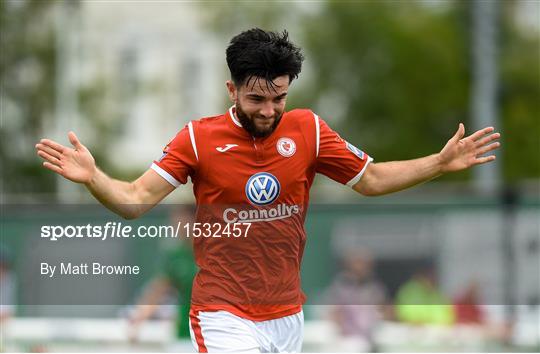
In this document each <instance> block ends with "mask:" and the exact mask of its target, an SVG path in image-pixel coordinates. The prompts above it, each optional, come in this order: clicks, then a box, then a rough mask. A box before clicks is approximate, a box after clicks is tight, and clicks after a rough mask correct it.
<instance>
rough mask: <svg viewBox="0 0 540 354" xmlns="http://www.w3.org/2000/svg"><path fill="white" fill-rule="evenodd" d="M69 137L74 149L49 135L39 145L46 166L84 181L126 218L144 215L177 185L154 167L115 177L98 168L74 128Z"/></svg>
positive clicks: (102, 201)
mask: <svg viewBox="0 0 540 354" xmlns="http://www.w3.org/2000/svg"><path fill="white" fill-rule="evenodd" d="M68 137H69V141H70V142H71V144H72V145H73V147H74V149H72V148H69V147H66V146H63V145H61V144H58V143H57V142H54V141H52V140H49V139H42V140H41V141H40V143H39V144H37V145H36V149H37V154H38V155H39V156H40V157H41V158H43V159H44V160H45V162H43V166H44V167H45V168H47V169H49V170H51V171H53V172H56V173H58V174H59V175H61V176H63V177H64V178H66V179H68V180H70V181H73V182H76V183H82V184H84V185H85V186H86V188H87V189H88V190H89V191H90V193H92V195H93V196H94V197H95V198H96V199H97V200H98V201H99V202H100V203H101V204H103V205H104V206H106V207H107V208H109V209H110V210H111V211H113V212H115V213H116V214H118V215H120V216H122V217H123V218H126V219H135V218H137V217H139V216H141V215H142V214H144V213H145V212H146V211H148V210H150V209H151V208H152V207H153V206H154V205H156V204H157V203H158V202H159V201H161V200H162V199H163V198H165V196H167V195H168V194H169V193H171V192H172V191H173V190H174V189H175V187H174V186H172V185H171V184H170V183H169V182H167V181H166V180H164V179H163V178H162V177H161V176H159V175H158V174H157V173H156V172H155V171H153V170H148V171H146V172H145V173H144V174H143V175H142V176H140V177H139V178H137V179H136V180H135V181H133V182H124V181H120V180H117V179H113V178H111V177H109V176H107V175H106V174H105V173H104V172H102V171H101V170H100V169H99V168H97V166H96V163H95V161H94V158H93V157H92V154H91V153H90V151H88V149H87V148H86V147H85V146H84V145H82V144H81V142H80V141H79V140H78V139H77V136H76V135H75V134H74V133H73V132H70V133H69V134H68Z"/></svg>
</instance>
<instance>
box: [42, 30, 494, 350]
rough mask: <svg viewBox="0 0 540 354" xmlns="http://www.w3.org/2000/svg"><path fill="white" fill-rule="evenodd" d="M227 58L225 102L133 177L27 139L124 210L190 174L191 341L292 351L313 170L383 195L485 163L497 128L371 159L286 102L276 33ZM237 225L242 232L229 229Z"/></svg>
mask: <svg viewBox="0 0 540 354" xmlns="http://www.w3.org/2000/svg"><path fill="white" fill-rule="evenodd" d="M226 56H227V64H228V67H229V70H230V72H231V80H229V81H227V90H228V94H229V97H230V99H231V101H232V102H233V104H234V105H233V106H232V107H231V108H230V109H229V110H228V112H226V113H225V114H222V115H219V116H215V117H208V118H202V119H199V120H196V121H191V122H189V123H188V124H187V126H186V127H184V129H182V130H181V131H180V132H179V133H178V134H177V135H176V137H175V138H174V139H173V140H172V141H171V142H170V143H169V144H168V145H167V146H166V147H165V148H164V150H163V155H162V156H161V157H160V158H159V159H158V160H156V161H154V163H153V164H152V166H151V168H150V169H149V170H148V171H146V172H145V173H144V174H143V175H142V176H141V177H139V178H138V179H137V180H135V181H133V182H122V181H119V180H115V179H112V178H110V177H108V176H107V175H106V174H105V173H103V172H102V171H100V170H99V169H98V168H97V167H96V165H95V162H94V159H93V157H92V155H91V154H90V152H89V151H88V149H87V148H86V147H85V146H84V145H82V144H81V143H80V142H79V140H78V139H77V137H76V136H75V134H74V133H73V132H70V133H69V134H68V137H69V140H70V142H71V144H72V145H73V147H74V149H72V148H68V147H65V146H62V145H60V144H58V143H56V142H54V141H51V140H48V139H43V140H41V142H40V143H39V144H37V145H36V148H37V149H38V155H39V156H41V157H42V158H43V159H44V160H45V162H44V164H43V165H44V167H46V168H48V169H50V170H52V171H54V172H56V173H58V174H60V175H62V176H64V177H65V178H67V179H69V180H72V181H74V182H78V183H84V184H85V185H86V187H87V188H88V189H89V191H90V192H91V193H92V194H93V195H94V196H95V197H96V199H98V200H99V201H100V202H101V203H102V204H104V205H105V206H106V207H107V208H109V209H111V210H112V211H114V212H115V213H117V214H119V215H121V216H123V217H125V218H128V219H133V218H136V217H139V216H141V215H142V214H144V213H145V212H146V211H147V210H149V209H150V208H152V207H153V206H154V205H155V204H157V203H158V202H159V201H161V200H162V199H163V198H164V197H165V196H166V195H168V194H169V193H171V192H172V191H173V190H174V189H175V188H176V187H178V186H179V185H181V184H185V183H186V182H187V178H188V177H190V178H191V180H192V181H193V188H194V194H195V198H196V202H197V207H198V209H197V221H198V222H199V223H200V224H199V225H200V227H201V229H197V230H195V229H194V230H192V231H193V234H197V232H198V231H200V232H199V234H204V237H196V238H195V239H194V243H193V246H194V254H195V260H196V263H197V266H198V267H199V269H200V270H199V272H198V274H197V275H196V277H195V279H194V284H193V292H192V299H191V311H190V324H191V334H192V341H193V343H194V345H195V348H196V349H197V350H198V351H200V352H206V351H234V352H243V351H255V352H258V351H262V352H285V351H286V352H297V351H300V349H301V342H302V333H303V313H302V304H303V303H304V301H305V295H304V294H303V292H302V290H301V289H300V264H301V259H302V255H303V251H304V245H305V241H306V234H305V230H304V225H303V224H304V220H305V216H306V211H307V204H308V200H309V189H310V187H311V185H312V183H313V179H314V177H315V174H316V173H322V174H324V175H326V176H328V177H330V178H331V179H333V180H335V181H337V182H339V183H342V184H346V185H348V186H350V187H351V188H352V189H353V190H355V191H356V192H359V193H361V194H363V195H368V196H374V195H381V194H387V193H391V192H396V191H399V190H402V189H405V188H408V187H412V186H414V185H416V184H419V183H422V182H425V181H428V180H430V179H433V178H435V177H437V176H439V175H441V174H443V173H447V172H451V171H459V170H462V169H465V168H468V167H471V166H473V165H477V164H482V163H486V162H489V161H493V160H494V159H495V156H487V157H483V156H482V155H483V154H485V153H487V152H489V151H491V150H494V149H495V148H497V147H498V143H496V142H495V143H492V144H490V143H491V142H493V141H494V140H496V139H497V138H498V137H499V134H496V133H495V134H492V132H493V128H491V127H490V128H485V129H482V130H479V131H477V132H476V133H474V134H472V135H471V136H469V137H466V138H463V137H464V127H463V125H462V124H460V125H459V129H458V131H457V132H456V134H455V135H454V137H452V138H451V139H450V140H449V141H448V143H447V144H446V145H445V146H444V148H443V149H442V150H441V151H440V152H439V153H437V154H433V155H430V156H426V157H423V158H419V159H415V160H409V161H394V162H382V163H371V161H372V159H371V158H370V157H369V156H368V155H367V154H365V153H364V152H363V151H362V150H360V149H359V148H357V147H355V146H354V145H352V144H350V143H349V142H347V141H345V140H343V139H342V138H341V137H340V136H339V135H338V134H337V133H335V132H334V131H333V130H332V129H330V128H329V127H328V125H327V124H326V123H325V122H324V120H322V119H320V118H319V117H318V116H317V115H316V114H315V113H313V112H312V111H310V110H308V109H297V110H292V111H289V112H286V111H285V102H286V98H287V93H288V90H289V85H290V84H291V82H292V81H293V79H295V78H297V77H298V74H299V73H300V71H301V66H302V61H303V56H302V54H301V51H300V49H299V48H298V47H296V46H295V45H294V44H292V43H291V42H290V41H289V39H288V35H287V32H286V31H284V32H283V33H276V32H266V31H263V30H261V29H257V28H255V29H251V30H248V31H245V32H242V33H240V34H239V35H237V36H235V37H234V38H233V39H232V40H231V42H230V45H229V47H228V48H227V52H226ZM215 225H218V226H219V228H220V230H221V234H220V235H216V232H217V229H215V228H213V227H214V226H215ZM227 230H228V231H227ZM231 230H234V231H231ZM236 231H239V234H242V232H243V233H244V234H243V235H244V236H245V237H237V236H238V235H236V234H235V236H234V237H229V236H230V234H232V233H235V232H236ZM248 231H249V232H248ZM228 235H229V236H228ZM217 236H222V237H217Z"/></svg>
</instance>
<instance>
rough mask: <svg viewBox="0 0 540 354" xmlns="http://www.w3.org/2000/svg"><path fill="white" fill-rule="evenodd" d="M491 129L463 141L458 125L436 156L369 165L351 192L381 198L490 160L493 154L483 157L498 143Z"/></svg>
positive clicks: (497, 135)
mask: <svg viewBox="0 0 540 354" xmlns="http://www.w3.org/2000/svg"><path fill="white" fill-rule="evenodd" d="M493 130H494V129H493V127H488V128H484V129H481V130H478V131H477V132H475V133H474V134H471V135H469V136H468V137H466V138H463V136H464V135H465V127H464V126H463V124H461V123H460V124H459V128H458V131H457V132H456V134H455V135H454V136H453V137H452V138H451V139H450V140H449V141H448V142H447V143H446V145H445V146H444V148H443V149H442V150H441V152H439V153H438V154H434V155H430V156H426V157H422V158H419V159H415V160H407V161H392V162H381V163H371V164H370V165H369V166H368V167H367V168H366V171H365V172H364V175H363V176H362V178H361V179H360V181H359V182H358V183H356V184H355V185H354V186H353V189H354V190H355V191H357V192H359V193H361V194H363V195H367V196H375V195H383V194H388V193H393V192H397V191H400V190H403V189H406V188H410V187H412V186H414V185H417V184H419V183H423V182H426V181H429V180H431V179H433V178H435V177H438V176H440V175H442V174H444V173H448V172H455V171H461V170H464V169H466V168H469V167H472V166H475V165H480V164H483V163H486V162H490V161H493V160H495V155H489V156H483V155H484V154H486V153H487V152H490V151H492V150H495V149H496V148H498V147H499V146H500V144H499V142H493V141H495V140H497V139H499V137H500V134H499V133H493ZM492 133H493V134H492Z"/></svg>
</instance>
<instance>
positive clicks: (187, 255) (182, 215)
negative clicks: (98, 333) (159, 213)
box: [130, 206, 197, 352]
mask: <svg viewBox="0 0 540 354" xmlns="http://www.w3.org/2000/svg"><path fill="white" fill-rule="evenodd" d="M193 217H194V215H193V209H192V208H190V207H183V206H182V207H180V208H177V209H176V210H175V211H174V212H173V213H172V217H171V222H172V225H176V224H177V223H178V222H181V223H182V225H184V224H185V223H191V222H192V221H193ZM191 240H192V239H191V238H187V237H186V235H182V232H180V235H179V237H178V240H175V242H176V244H175V246H174V247H173V248H171V249H169V250H167V251H166V253H165V255H164V257H163V260H162V262H163V263H162V265H161V274H159V275H158V276H156V277H155V278H154V279H153V280H152V281H151V282H150V284H149V285H148V287H147V288H146V289H145V292H144V294H143V296H142V298H141V299H140V300H139V301H138V304H137V306H136V307H135V309H134V310H133V312H132V314H131V316H130V324H131V333H130V337H131V339H132V340H136V338H137V334H138V329H139V327H140V325H141V324H142V323H143V322H144V321H146V320H147V319H150V318H152V317H156V314H157V313H158V311H159V310H160V308H161V304H163V301H164V299H165V298H166V297H167V296H168V295H170V294H171V293H175V294H176V297H177V304H176V306H177V311H176V339H177V342H176V343H174V344H173V346H172V347H174V350H175V351H181V352H190V351H193V346H192V344H191V340H190V333H189V309H190V300H191V289H192V285H193V278H194V276H195V274H196V273H197V266H196V264H195V259H194V256H193V247H192V243H191ZM171 349H173V348H171Z"/></svg>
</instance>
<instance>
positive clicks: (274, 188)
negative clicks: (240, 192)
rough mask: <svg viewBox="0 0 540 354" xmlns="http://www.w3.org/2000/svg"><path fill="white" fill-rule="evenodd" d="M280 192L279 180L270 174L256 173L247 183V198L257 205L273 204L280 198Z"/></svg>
mask: <svg viewBox="0 0 540 354" xmlns="http://www.w3.org/2000/svg"><path fill="white" fill-rule="evenodd" d="M280 190H281V186H280V185H279V181H278V179H277V178H276V177H275V176H274V175H272V174H270V173H268V172H259V173H256V174H254V175H253V176H251V177H250V178H249V179H248V181H247V183H246V196H247V198H248V200H249V201H250V202H251V203H253V204H255V205H268V204H270V203H272V202H273V201H274V200H276V198H277V197H278V195H279V192H280Z"/></svg>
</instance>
